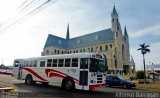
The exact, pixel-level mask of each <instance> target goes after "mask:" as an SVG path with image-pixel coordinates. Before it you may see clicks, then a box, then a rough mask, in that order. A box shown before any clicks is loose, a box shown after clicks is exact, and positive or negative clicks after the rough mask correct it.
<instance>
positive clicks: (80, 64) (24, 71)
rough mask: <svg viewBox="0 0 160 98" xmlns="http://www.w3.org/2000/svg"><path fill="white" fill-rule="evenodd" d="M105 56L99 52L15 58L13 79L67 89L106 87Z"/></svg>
mask: <svg viewBox="0 0 160 98" xmlns="http://www.w3.org/2000/svg"><path fill="white" fill-rule="evenodd" d="M106 70H107V67H106V57H105V56H104V55H102V54H98V53H75V54H62V55H49V56H42V57H35V58H28V59H15V60H14V65H13V69H12V73H13V76H14V77H15V78H17V79H22V80H25V83H26V84H29V85H30V84H34V83H36V82H41V83H42V84H50V85H54V86H60V87H63V88H65V89H74V88H75V89H80V90H92V89H95V88H101V87H105V85H106V84H105V83H106V82H105V72H106Z"/></svg>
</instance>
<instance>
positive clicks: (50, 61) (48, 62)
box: [47, 59, 52, 67]
mask: <svg viewBox="0 0 160 98" xmlns="http://www.w3.org/2000/svg"><path fill="white" fill-rule="evenodd" d="M51 65H52V59H48V60H47V67H51Z"/></svg>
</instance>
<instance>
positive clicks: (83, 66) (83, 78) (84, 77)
mask: <svg viewBox="0 0 160 98" xmlns="http://www.w3.org/2000/svg"><path fill="white" fill-rule="evenodd" d="M88 60H89V59H88V58H81V59H80V77H79V78H80V79H79V80H80V83H79V85H82V90H84V89H87V86H88Z"/></svg>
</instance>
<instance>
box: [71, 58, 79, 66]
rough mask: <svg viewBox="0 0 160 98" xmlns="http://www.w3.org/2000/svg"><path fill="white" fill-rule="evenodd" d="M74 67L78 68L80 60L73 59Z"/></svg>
mask: <svg viewBox="0 0 160 98" xmlns="http://www.w3.org/2000/svg"><path fill="white" fill-rule="evenodd" d="M72 67H78V58H72Z"/></svg>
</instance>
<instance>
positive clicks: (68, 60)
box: [64, 58, 71, 67]
mask: <svg viewBox="0 0 160 98" xmlns="http://www.w3.org/2000/svg"><path fill="white" fill-rule="evenodd" d="M70 64H71V59H69V58H67V59H65V65H64V66H65V67H70Z"/></svg>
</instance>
